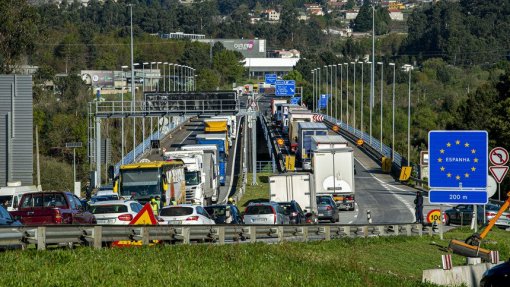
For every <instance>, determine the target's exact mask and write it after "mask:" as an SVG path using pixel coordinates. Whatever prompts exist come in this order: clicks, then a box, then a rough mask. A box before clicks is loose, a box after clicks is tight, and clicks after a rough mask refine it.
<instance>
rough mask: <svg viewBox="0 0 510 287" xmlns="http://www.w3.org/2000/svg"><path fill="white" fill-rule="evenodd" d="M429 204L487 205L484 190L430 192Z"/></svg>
mask: <svg viewBox="0 0 510 287" xmlns="http://www.w3.org/2000/svg"><path fill="white" fill-rule="evenodd" d="M429 200H430V203H439V204H440V203H444V204H452V203H453V204H487V202H488V199H487V192H486V191H485V190H483V191H479V190H430V191H429Z"/></svg>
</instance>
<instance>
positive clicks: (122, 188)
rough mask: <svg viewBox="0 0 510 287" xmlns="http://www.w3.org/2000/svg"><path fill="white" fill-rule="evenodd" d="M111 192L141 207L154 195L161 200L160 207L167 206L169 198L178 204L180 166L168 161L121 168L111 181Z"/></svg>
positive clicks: (182, 192) (182, 191)
mask: <svg viewBox="0 0 510 287" xmlns="http://www.w3.org/2000/svg"><path fill="white" fill-rule="evenodd" d="M114 192H118V193H119V195H120V196H122V197H124V198H126V199H132V200H137V201H139V202H140V203H141V204H145V203H147V202H149V200H150V198H151V197H156V196H160V197H161V202H162V204H163V205H169V204H170V201H171V198H174V199H175V201H176V202H177V203H178V204H180V203H185V201H186V178H185V174H184V163H183V162H182V161H181V160H172V161H153V162H139V163H132V164H125V165H121V166H120V174H119V176H118V177H117V178H115V183H114Z"/></svg>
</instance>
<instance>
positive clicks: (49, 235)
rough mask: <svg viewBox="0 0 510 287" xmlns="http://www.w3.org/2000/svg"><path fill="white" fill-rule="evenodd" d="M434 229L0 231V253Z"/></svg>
mask: <svg viewBox="0 0 510 287" xmlns="http://www.w3.org/2000/svg"><path fill="white" fill-rule="evenodd" d="M433 232H434V230H433V227H431V226H427V227H423V226H422V225H421V224H411V223H408V224H373V225H330V224H328V225H322V224H319V225H192V226H190V225H188V226H185V225H81V226H77V225H48V226H39V227H28V226H25V227H2V228H0V247H19V246H21V247H22V248H23V249H27V248H26V247H27V245H28V244H36V246H37V249H38V250H44V249H46V247H47V246H48V245H51V244H65V245H69V244H80V245H84V246H90V247H94V248H102V247H103V246H109V245H110V244H111V243H112V242H114V241H130V242H133V241H137V242H136V243H135V244H137V245H148V244H151V243H153V241H154V240H158V241H160V242H162V243H177V244H190V242H191V241H198V242H210V243H213V242H214V243H219V244H225V243H227V242H238V241H243V240H247V241H249V242H252V243H255V242H268V241H269V242H271V240H273V241H274V240H277V241H278V242H283V241H312V240H331V239H341V238H357V237H358V238H366V237H374V236H396V235H403V236H422V235H423V234H429V235H432V234H433Z"/></svg>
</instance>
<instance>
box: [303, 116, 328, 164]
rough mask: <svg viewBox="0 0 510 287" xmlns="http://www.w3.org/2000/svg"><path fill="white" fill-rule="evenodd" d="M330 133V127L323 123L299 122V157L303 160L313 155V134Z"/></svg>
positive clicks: (322, 134)
mask: <svg viewBox="0 0 510 287" xmlns="http://www.w3.org/2000/svg"><path fill="white" fill-rule="evenodd" d="M327 134H328V128H327V127H326V125H325V124H323V123H310V122H300V123H298V133H297V141H298V147H297V152H296V154H297V155H298V159H299V160H301V161H303V160H306V159H310V158H311V156H312V136H316V135H320V136H324V135H327Z"/></svg>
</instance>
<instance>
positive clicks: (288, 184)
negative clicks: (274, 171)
mask: <svg viewBox="0 0 510 287" xmlns="http://www.w3.org/2000/svg"><path fill="white" fill-rule="evenodd" d="M312 179H313V177H312V175H311V174H310V173H285V174H279V175H271V176H269V195H270V196H269V197H270V201H276V202H285V201H291V200H295V201H296V202H297V203H299V206H301V208H302V209H303V210H304V212H305V213H306V212H311V213H312V214H317V202H316V200H315V189H314V188H315V187H314V186H313V183H312Z"/></svg>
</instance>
